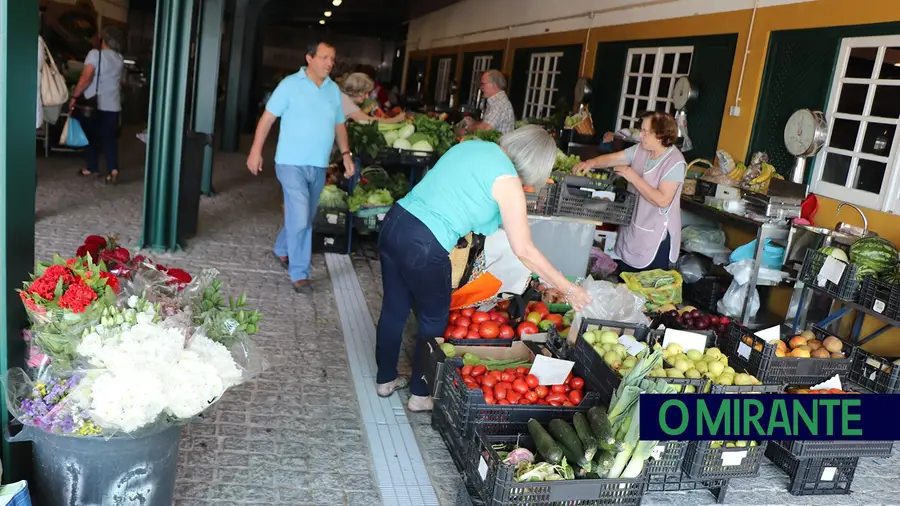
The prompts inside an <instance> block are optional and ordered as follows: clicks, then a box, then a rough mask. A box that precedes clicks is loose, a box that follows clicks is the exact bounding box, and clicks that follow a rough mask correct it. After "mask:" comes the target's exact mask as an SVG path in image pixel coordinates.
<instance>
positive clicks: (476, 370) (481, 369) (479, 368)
mask: <svg viewBox="0 0 900 506" xmlns="http://www.w3.org/2000/svg"><path fill="white" fill-rule="evenodd" d="M486 372H487V367H486V366H483V365H476V366H475V367H473V368H472V376H481V375H482V374H484V373H486Z"/></svg>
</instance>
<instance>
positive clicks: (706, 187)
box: [695, 179, 741, 200]
mask: <svg viewBox="0 0 900 506" xmlns="http://www.w3.org/2000/svg"><path fill="white" fill-rule="evenodd" d="M695 195H696V196H699V197H715V198H719V199H738V200H740V198H741V189H740V188H738V187H736V186H728V185H724V184H716V183H711V182H709V181H704V180H702V179H700V180H698V181H697V190H696V192H695Z"/></svg>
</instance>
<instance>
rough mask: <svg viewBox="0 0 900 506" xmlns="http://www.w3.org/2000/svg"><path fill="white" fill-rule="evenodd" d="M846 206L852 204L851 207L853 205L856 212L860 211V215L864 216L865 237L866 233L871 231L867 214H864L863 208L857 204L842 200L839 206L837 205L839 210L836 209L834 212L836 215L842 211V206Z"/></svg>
mask: <svg viewBox="0 0 900 506" xmlns="http://www.w3.org/2000/svg"><path fill="white" fill-rule="evenodd" d="M844 206H850V207H852V208H853V209H856V212H858V213H859V215H860V217H862V221H863V237H865V236H866V234H867V233H868V232H869V220H867V219H866V215H865V214H863V212H862V209H860V208H858V207H856V206H855V205H853V204H851V203H849V202H841V203H840V204H838V206H837V211H835V213H834V214H835V216H837V214H839V213H840V212H841V208H842V207H844Z"/></svg>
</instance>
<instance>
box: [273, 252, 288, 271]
mask: <svg viewBox="0 0 900 506" xmlns="http://www.w3.org/2000/svg"><path fill="white" fill-rule="evenodd" d="M272 256H273V257H275V260H278V263H280V264H281V266H282V267H284V270H288V268H289V267H290V261H289V260H288V257H280V256H278V254H277V253H275V252H274V251H273V252H272Z"/></svg>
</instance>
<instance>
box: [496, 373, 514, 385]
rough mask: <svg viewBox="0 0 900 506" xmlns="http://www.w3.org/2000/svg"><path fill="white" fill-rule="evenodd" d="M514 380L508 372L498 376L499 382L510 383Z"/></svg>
mask: <svg viewBox="0 0 900 506" xmlns="http://www.w3.org/2000/svg"><path fill="white" fill-rule="evenodd" d="M514 379H516V376H515V375H514V374H510V373H508V372H505V373H503V374H501V375H500V381H506V382H510V383H512V381H513V380H514Z"/></svg>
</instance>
